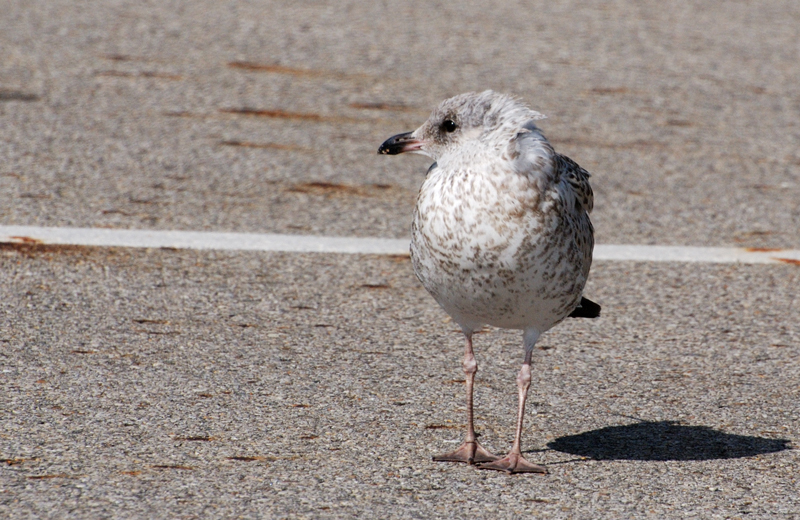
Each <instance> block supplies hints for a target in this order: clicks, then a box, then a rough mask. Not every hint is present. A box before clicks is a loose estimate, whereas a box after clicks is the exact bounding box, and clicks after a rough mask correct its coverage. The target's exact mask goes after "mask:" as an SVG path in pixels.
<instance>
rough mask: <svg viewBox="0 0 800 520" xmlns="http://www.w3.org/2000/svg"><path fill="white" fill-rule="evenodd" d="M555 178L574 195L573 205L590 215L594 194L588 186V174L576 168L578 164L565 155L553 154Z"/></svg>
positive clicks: (578, 167)
mask: <svg viewBox="0 0 800 520" xmlns="http://www.w3.org/2000/svg"><path fill="white" fill-rule="evenodd" d="M554 161H555V167H556V172H557V174H556V175H557V178H558V179H559V180H561V181H562V182H564V181H566V183H567V184H568V185H569V186H570V188H571V189H572V192H573V193H574V194H575V204H576V205H577V206H579V207H581V208H583V209H584V210H585V211H586V213H591V211H592V208H593V207H594V193H593V192H592V187H591V186H590V185H589V177H590V176H591V175H590V174H589V172H587V171H586V170H584V169H583V168H581V167H580V166H578V163H576V162H575V161H573V160H572V159H570V158H569V157H567V156H566V155H561V154H555V157H554Z"/></svg>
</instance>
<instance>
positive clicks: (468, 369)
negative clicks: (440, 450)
mask: <svg viewBox="0 0 800 520" xmlns="http://www.w3.org/2000/svg"><path fill="white" fill-rule="evenodd" d="M464 336H465V337H466V339H467V341H466V345H465V348H464V365H463V366H464V374H465V375H466V379H467V436H466V438H465V439H464V442H463V443H462V444H461V446H459V447H458V449H456V450H455V451H453V452H450V453H445V454H444V455H437V456H436V457H433V460H435V461H436V462H466V463H467V464H475V463H476V462H491V461H493V460H497V459H498V457H497V456H495V455H492V454H491V453H489V452H488V451H486V450H485V449H484V448H483V446H481V445H480V444H478V441H477V439H476V438H475V425H474V423H473V413H472V387H473V385H474V383H475V373H476V372H477V371H478V362H477V361H475V354H474V353H473V352H472V331H466V330H465V331H464Z"/></svg>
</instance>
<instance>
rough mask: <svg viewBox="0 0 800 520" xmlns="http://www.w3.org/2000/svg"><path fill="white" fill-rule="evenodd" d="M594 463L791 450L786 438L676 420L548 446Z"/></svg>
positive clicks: (561, 439) (582, 435)
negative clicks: (598, 461)
mask: <svg viewBox="0 0 800 520" xmlns="http://www.w3.org/2000/svg"><path fill="white" fill-rule="evenodd" d="M547 447H548V448H550V449H553V450H556V451H561V452H564V453H570V454H573V455H578V456H581V457H588V458H591V459H596V460H714V459H734V458H740V457H752V456H754V455H760V454H763V453H774V452H777V451H783V450H789V449H792V446H791V443H790V441H789V440H787V439H767V438H764V437H750V436H746V435H734V434H730V433H725V432H721V431H719V430H714V429H713V428H709V427H708V426H685V425H682V424H679V423H677V422H675V421H657V422H650V421H641V422H637V423H633V424H628V425H625V426H608V427H606V428H600V429H599V430H592V431H588V432H584V433H579V434H577V435H568V436H566V437H559V438H558V439H556V440H554V441H552V442H550V443H548V444H547Z"/></svg>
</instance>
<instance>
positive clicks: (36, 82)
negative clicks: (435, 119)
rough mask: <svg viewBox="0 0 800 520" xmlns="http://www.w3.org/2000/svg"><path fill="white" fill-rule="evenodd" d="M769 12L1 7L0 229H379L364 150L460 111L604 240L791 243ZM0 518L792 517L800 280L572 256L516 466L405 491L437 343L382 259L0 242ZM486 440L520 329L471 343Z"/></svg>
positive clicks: (782, 69) (403, 222) (451, 384)
mask: <svg viewBox="0 0 800 520" xmlns="http://www.w3.org/2000/svg"><path fill="white" fill-rule="evenodd" d="M798 41H800V7H798V5H797V3H796V2H790V1H784V2H780V1H774V2H762V3H758V4H755V3H745V2H742V3H731V2H696V3H688V2H687V3H681V4H667V3H656V2H649V3H641V2H632V1H629V0H623V1H620V2H616V3H613V4H607V3H599V2H598V3H592V2H574V3H570V2H549V3H538V4H531V5H527V4H524V5H523V4H522V3H512V2H503V3H500V2H497V3H485V2H484V3H481V4H478V3H476V4H466V3H444V2H442V3H437V2H430V3H425V4H422V3H405V4H398V3H373V4H370V5H363V4H361V3H347V2H340V3H336V4H325V3H311V2H309V3H303V4H294V3H293V4H288V3H287V4H286V5H282V4H278V3H271V2H230V3H221V2H211V1H199V2H193V3H192V4H191V5H188V4H183V3H180V2H158V3H153V4H152V5H147V4H145V3H127V2H103V3H100V4H98V5H83V4H77V3H74V2H65V1H48V2H30V1H25V2H23V1H10V2H6V3H5V4H4V6H3V14H2V16H0V48H2V50H3V52H2V53H1V54H2V55H0V121H2V124H1V125H0V157H2V165H0V195H1V196H2V199H0V223H2V224H21V225H54V226H89V227H119V228H151V229H185V230H224V231H254V232H279V233H296V234H324V235H344V236H382V237H395V238H401V237H405V236H407V235H408V225H409V221H410V214H411V208H412V206H413V202H414V197H415V193H416V190H417V187H418V186H419V183H420V182H421V180H422V176H423V174H424V171H425V169H426V167H427V163H426V162H425V160H424V159H422V158H413V157H411V158H409V157H397V158H389V157H379V156H377V155H376V150H377V146H378V145H379V144H380V143H381V142H382V141H383V140H384V139H385V138H386V137H388V136H389V135H392V134H395V133H399V132H401V131H407V130H412V129H414V128H415V127H416V126H418V125H419V124H420V123H421V122H422V121H424V120H425V118H426V117H427V114H428V112H429V111H430V109H431V108H432V107H433V106H434V105H435V104H436V103H437V102H438V101H440V100H441V99H443V98H445V97H447V96H450V95H453V94H456V93H459V92H463V91H467V90H481V89H485V88H493V89H495V90H500V91H504V92H510V93H513V94H516V95H518V96H520V97H522V98H523V99H525V100H526V101H527V102H529V103H530V104H531V105H532V107H533V108H535V109H536V110H539V111H540V112H543V113H545V114H547V115H548V116H549V119H547V120H545V121H543V122H542V127H543V128H544V131H545V133H546V135H548V137H549V138H550V139H551V141H553V143H554V144H555V146H556V148H557V150H558V151H560V152H562V153H565V154H567V155H569V156H570V157H572V158H573V159H575V160H576V161H577V162H578V163H580V164H581V165H582V166H584V167H585V168H587V169H588V170H589V171H591V172H592V173H593V177H592V181H593V187H594V189H595V193H596V206H595V212H594V213H593V221H594V222H595V226H596V229H597V239H598V241H599V242H601V243H627V244H677V245H718V246H744V247H770V248H772V247H776V248H777V247H792V248H798V247H800V231H798V229H799V228H800V204H798V200H800V152H799V151H798V150H800V147H799V146H798V143H800V126H798V120H800V119H799V118H798V116H799V115H800V95H799V94H798V90H797V77H800V55H798V54H799V53H800V48H798V45H797V42H798ZM0 264H2V269H1V270H0V312H2V317H1V318H0V375H1V376H2V377H0V460H3V461H4V462H3V463H2V465H0V516H3V517H10V518H101V517H119V518H157V517H163V518H176V517H181V518H209V517H226V518H232V517H244V518H249V517H264V518H350V517H364V518H370V517H376V516H381V517H388V518H434V517H453V518H463V517H467V516H471V517H476V518H518V517H520V516H523V515H524V516H532V517H539V516H541V517H554V518H587V519H588V518H592V519H594V518H643V517H652V518H678V517H687V516H689V517H690V516H694V517H698V518H800V498H798V497H800V485H798V479H797V468H798V467H800V456H798V450H797V449H796V447H797V446H798V445H800V385H798V381H800V300H799V299H798V296H797V293H798V291H797V287H798V286H800V268H799V267H798V266H795V265H777V266H752V265H751V266H734V265H690V264H658V265H656V264H648V263H624V262H598V263H596V264H595V266H593V271H592V275H591V279H590V283H589V286H588V288H587V294H588V295H589V296H590V297H592V298H593V299H595V300H597V301H599V302H600V303H601V304H602V305H603V316H602V318H601V319H599V320H591V321H586V320H570V321H569V322H566V323H564V324H562V325H560V326H559V327H557V328H556V329H554V330H553V331H551V332H550V333H548V334H547V335H545V337H544V338H543V339H542V342H541V345H540V346H541V348H540V349H538V350H537V355H536V359H535V374H536V375H535V383H534V386H533V387H532V390H531V401H532V403H531V406H530V409H529V411H528V415H527V418H526V432H525V438H524V446H523V449H524V450H528V456H529V458H530V459H531V460H533V461H535V462H541V463H545V464H547V465H548V467H549V469H550V474H549V475H547V476H539V475H527V476H507V475H504V474H500V473H492V472H481V471H477V470H475V469H474V468H470V467H466V466H460V465H451V464H435V463H433V462H431V461H430V457H431V455H434V454H436V453H439V452H442V451H444V450H447V449H452V447H454V445H456V443H457V442H458V441H459V439H460V436H461V434H462V432H461V429H460V428H461V427H462V426H463V423H464V404H463V385H462V384H461V380H462V379H463V374H462V373H461V370H460V356H461V338H460V337H459V333H458V332H457V331H456V327H455V325H454V324H453V323H451V322H449V320H448V319H447V316H446V315H445V314H444V313H443V312H442V311H441V310H440V309H439V308H438V307H437V306H436V304H435V302H433V300H432V299H431V298H430V297H429V296H428V295H427V294H426V293H425V291H424V290H423V289H422V288H421V287H420V286H419V284H418V282H417V281H416V280H415V279H414V276H413V273H412V271H411V268H410V265H409V262H408V260H407V259H405V258H393V257H372V256H364V255H361V256H359V255H355V256H349V255H321V254H320V255H312V254H275V253H215V252H192V251H176V250H126V249H110V248H109V249H106V248H79V247H46V246H25V245H3V246H0ZM476 353H477V356H478V361H479V364H480V365H479V370H480V371H479V373H478V383H477V397H476V406H477V423H478V424H477V425H478V430H479V432H480V433H481V435H482V437H481V440H482V442H483V443H485V444H486V445H487V446H488V447H490V448H491V449H492V450H493V451H496V452H503V451H505V450H506V449H508V448H509V447H510V443H511V440H512V438H513V433H514V432H513V428H514V424H513V423H514V409H515V401H516V388H515V383H514V378H515V375H516V372H517V370H518V365H519V363H520V361H521V346H520V338H519V337H518V334H517V333H513V332H506V331H500V330H493V329H492V330H488V329H487V331H486V332H485V333H484V334H480V335H479V336H477V338H476Z"/></svg>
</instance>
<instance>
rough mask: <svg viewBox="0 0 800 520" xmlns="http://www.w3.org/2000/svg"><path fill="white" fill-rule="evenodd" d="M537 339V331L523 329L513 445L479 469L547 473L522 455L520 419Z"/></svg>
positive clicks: (528, 386)
mask: <svg viewBox="0 0 800 520" xmlns="http://www.w3.org/2000/svg"><path fill="white" fill-rule="evenodd" d="M537 339H539V332H538V331H535V330H532V329H529V330H526V331H525V361H524V362H523V363H522V368H520V370H519V374H518V375H517V389H518V390H519V407H518V409H517V433H516V435H515V436H514V445H513V446H512V447H511V451H510V452H508V455H506V456H505V457H503V458H502V459H498V460H496V461H493V462H488V463H486V464H480V465H479V466H478V468H479V469H495V470H498V471H505V472H507V473H547V468H545V467H544V466H540V465H538V464H533V463H531V462H528V461H527V460H525V457H523V456H522V420H523V419H524V417H525V401H526V399H527V398H528V388H530V386H531V356H532V355H533V346H534V345H535V344H536V340H537Z"/></svg>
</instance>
